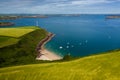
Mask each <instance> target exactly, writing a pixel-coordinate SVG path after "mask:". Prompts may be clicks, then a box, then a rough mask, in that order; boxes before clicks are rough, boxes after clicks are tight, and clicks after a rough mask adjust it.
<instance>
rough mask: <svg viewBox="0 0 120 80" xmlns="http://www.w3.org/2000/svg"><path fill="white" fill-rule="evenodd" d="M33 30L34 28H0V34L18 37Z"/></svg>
mask: <svg viewBox="0 0 120 80" xmlns="http://www.w3.org/2000/svg"><path fill="white" fill-rule="evenodd" d="M34 30H36V28H0V36H9V37H15V38H19V37H21V36H23V35H25V34H28V33H30V32H32V31H34Z"/></svg>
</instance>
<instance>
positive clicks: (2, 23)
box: [0, 22, 15, 27]
mask: <svg viewBox="0 0 120 80" xmlns="http://www.w3.org/2000/svg"><path fill="white" fill-rule="evenodd" d="M13 25H15V24H14V23H13V22H0V27H1V26H13Z"/></svg>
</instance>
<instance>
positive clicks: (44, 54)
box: [36, 49, 62, 61]
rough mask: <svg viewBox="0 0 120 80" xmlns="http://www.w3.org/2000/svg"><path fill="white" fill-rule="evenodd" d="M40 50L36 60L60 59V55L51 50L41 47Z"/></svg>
mask: <svg viewBox="0 0 120 80" xmlns="http://www.w3.org/2000/svg"><path fill="white" fill-rule="evenodd" d="M40 52H41V55H40V56H38V57H37V58H36V59H37V60H49V61H54V60H60V59H62V57H61V56H59V55H57V54H55V53H53V52H50V51H48V50H47V49H42V50H40Z"/></svg>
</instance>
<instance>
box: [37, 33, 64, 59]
mask: <svg viewBox="0 0 120 80" xmlns="http://www.w3.org/2000/svg"><path fill="white" fill-rule="evenodd" d="M54 36H55V34H52V33H48V35H47V37H46V38H44V39H43V40H42V41H40V42H39V44H38V46H37V49H36V50H37V52H38V55H37V58H36V60H48V61H53V60H60V59H62V57H61V56H59V55H57V54H55V53H53V52H51V51H49V50H47V49H46V48H44V45H45V44H46V43H47V42H49V41H50V40H51V39H52V38H53V37H54Z"/></svg>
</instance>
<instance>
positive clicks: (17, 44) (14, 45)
mask: <svg viewBox="0 0 120 80" xmlns="http://www.w3.org/2000/svg"><path fill="white" fill-rule="evenodd" d="M46 35H47V32H46V31H45V30H44V29H41V28H38V27H33V26H29V27H19V28H0V67H4V66H10V65H20V64H29V63H34V62H35V58H36V55H37V53H36V52H35V49H36V46H37V44H38V43H39V42H40V40H42V39H44V38H45V37H46Z"/></svg>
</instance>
